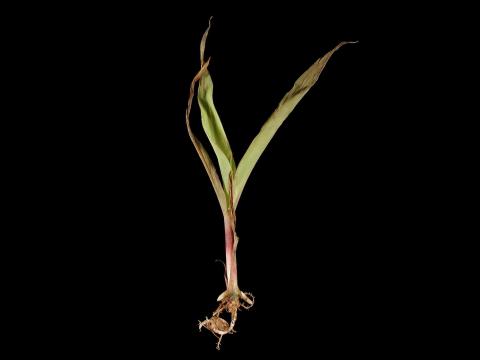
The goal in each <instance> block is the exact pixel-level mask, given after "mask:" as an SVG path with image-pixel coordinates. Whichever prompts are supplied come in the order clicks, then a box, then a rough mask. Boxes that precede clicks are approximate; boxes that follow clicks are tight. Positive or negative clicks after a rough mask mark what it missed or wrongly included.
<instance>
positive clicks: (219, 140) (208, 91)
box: [197, 30, 236, 192]
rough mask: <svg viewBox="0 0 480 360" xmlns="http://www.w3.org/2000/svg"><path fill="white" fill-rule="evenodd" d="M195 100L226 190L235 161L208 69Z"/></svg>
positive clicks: (201, 80) (233, 170)
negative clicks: (215, 99)
mask: <svg viewBox="0 0 480 360" xmlns="http://www.w3.org/2000/svg"><path fill="white" fill-rule="evenodd" d="M207 31H208V30H207ZM205 39H206V38H205ZM197 100H198V104H199V106H200V113H201V118H202V127H203V130H204V131H205V134H206V135H207V138H208V140H209V141H210V144H211V145H212V148H213V151H214V152H215V155H216V157H217V160H218V165H219V168H220V175H221V177H222V181H223V187H224V189H225V191H227V192H228V179H229V177H230V173H231V174H232V175H234V174H235V170H236V168H235V161H234V159H233V154H232V150H231V148H230V144H229V142H228V138H227V135H226V134H225V130H224V128H223V125H222V122H221V120H220V117H219V115H218V113H217V110H216V108H215V105H214V103H213V81H212V78H211V77H210V74H209V73H208V70H206V71H205V73H204V74H203V75H202V77H201V79H200V81H199V85H198V94H197Z"/></svg>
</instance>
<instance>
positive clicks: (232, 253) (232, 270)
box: [225, 215, 238, 291]
mask: <svg viewBox="0 0 480 360" xmlns="http://www.w3.org/2000/svg"><path fill="white" fill-rule="evenodd" d="M236 250H237V249H236V244H235V229H234V221H233V220H232V219H231V217H230V216H228V215H227V216H225V256H226V261H227V282H228V284H227V290H229V291H236V290H237V289H238V283H237V256H236Z"/></svg>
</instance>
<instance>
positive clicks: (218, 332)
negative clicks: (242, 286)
mask: <svg viewBox="0 0 480 360" xmlns="http://www.w3.org/2000/svg"><path fill="white" fill-rule="evenodd" d="M219 298H221V300H220V301H221V302H220V305H219V306H218V308H217V310H215V311H214V312H213V314H212V316H211V317H210V318H206V319H205V320H204V321H199V325H198V328H199V330H200V331H201V330H202V327H204V328H206V329H208V330H210V331H211V332H212V334H213V335H215V336H216V337H217V339H218V342H217V350H220V343H221V342H222V337H223V335H226V334H233V333H235V330H234V327H235V323H236V321H237V313H238V311H239V310H241V309H250V308H251V307H252V306H253V304H254V301H255V298H254V297H253V295H252V294H250V293H244V292H242V291H238V292H235V293H231V294H228V293H224V294H222V295H220V297H219ZM223 312H226V313H228V314H229V315H230V322H228V321H226V320H225V319H223V318H222V317H221V315H222V313H223Z"/></svg>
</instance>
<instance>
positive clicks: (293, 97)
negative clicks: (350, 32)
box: [234, 42, 352, 209]
mask: <svg viewBox="0 0 480 360" xmlns="http://www.w3.org/2000/svg"><path fill="white" fill-rule="evenodd" d="M349 43H352V42H341V43H340V44H338V45H337V46H336V47H335V48H333V49H332V50H330V51H329V52H328V53H326V54H325V55H324V56H322V57H321V58H319V59H318V60H317V61H315V62H314V63H313V64H312V65H311V66H310V67H309V68H308V69H307V70H306V71H305V72H304V73H303V74H302V75H301V76H300V77H299V78H298V79H297V80H296V81H295V83H294V85H293V87H292V89H290V91H289V92H288V93H286V94H285V96H284V97H283V98H282V100H281V101H280V103H279V105H278V106H277V108H276V109H275V111H274V112H273V113H272V115H271V116H270V117H269V118H268V119H267V121H266V122H265V123H264V125H263V126H262V128H261V129H260V131H259V133H258V134H257V136H256V137H255V138H254V139H253V141H252V142H251V144H250V146H249V147H248V149H247V151H246V152H245V154H244V155H243V157H242V159H241V160H240V163H239V164H238V168H237V170H236V173H235V178H234V208H235V209H236V208H237V205H238V201H239V199H240V196H241V195H242V192H243V189H244V187H245V184H246V182H247V180H248V178H249V177H250V174H251V173H252V171H253V168H254V167H255V165H256V163H257V161H258V160H259V158H260V156H261V155H262V153H263V152H264V150H265V148H266V147H267V145H268V144H269V143H270V141H271V140H272V138H273V136H274V135H275V133H276V132H277V130H278V129H279V128H280V126H281V125H282V124H283V122H284V121H285V120H286V119H287V117H288V115H289V114H290V113H291V112H292V111H293V109H294V108H295V107H296V106H297V104H298V103H299V102H300V100H302V98H303V97H304V96H305V94H306V93H307V92H308V90H310V89H311V87H312V86H313V85H315V83H316V82H317V80H318V78H319V76H320V74H321V73H322V71H323V69H324V68H325V65H326V64H327V62H328V60H330V57H331V56H332V55H333V54H334V53H335V52H336V51H337V50H338V49H339V48H341V47H342V46H343V45H345V44H349Z"/></svg>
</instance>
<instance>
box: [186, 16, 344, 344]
mask: <svg viewBox="0 0 480 360" xmlns="http://www.w3.org/2000/svg"><path fill="white" fill-rule="evenodd" d="M210 20H211V19H210ZM209 30H210V23H209V26H208V28H207V30H206V31H205V33H204V34H203V37H202V40H201V42H200V70H199V71H198V73H197V74H196V75H195V77H194V78H193V81H192V83H191V85H190V96H189V99H188V106H187V110H186V122H187V130H188V134H189V136H190V139H191V140H192V142H193V145H194V146H195V149H196V150H197V152H198V155H199V156H200V159H201V160H202V163H203V165H204V167H205V170H206V171H207V174H208V177H209V178H210V181H211V183H212V185H213V189H214V190H215V194H216V195H217V199H218V202H219V204H220V208H221V210H222V214H223V218H224V224H225V252H226V254H225V255H226V262H225V277H226V287H227V288H226V290H225V291H224V292H223V293H221V294H220V296H218V298H217V301H219V302H220V304H219V306H218V308H217V309H216V310H215V311H214V312H213V314H212V316H211V317H210V318H206V320H204V321H201V322H199V328H200V330H201V329H202V328H206V329H208V330H210V331H211V332H212V333H213V334H214V335H215V336H216V337H217V338H218V342H217V349H219V348H220V342H221V340H222V337H223V336H224V335H226V334H231V333H233V332H234V327H235V322H236V321H237V313H238V311H239V310H240V309H241V308H245V309H249V308H250V307H252V306H253V303H254V297H253V295H252V294H250V293H247V292H243V291H241V290H240V288H239V287H238V279H237V259H236V251H237V245H238V236H237V234H236V232H235V223H236V216H235V210H236V208H237V205H238V201H239V199H240V196H241V195H242V192H243V189H244V187H245V184H246V182H247V180H248V178H249V176H250V174H251V173H252V170H253V168H254V167H255V164H256V163H257V161H258V159H259V158H260V156H261V155H262V153H263V151H264V150H265V148H266V147H267V145H268V143H269V142H270V140H271V139H272V137H273V136H274V135H275V133H276V131H277V130H278V128H279V127H280V125H282V123H283V122H284V121H285V119H286V118H287V117H288V115H289V114H290V113H291V112H292V110H293V109H294V108H295V107H296V106H297V104H298V103H299V102H300V100H301V99H302V98H303V97H304V96H305V94H306V93H307V92H308V90H310V88H311V87H312V86H313V85H314V84H315V83H316V82H317V80H318V77H319V76H320V73H321V72H322V71H323V69H324V67H325V65H326V64H327V62H328V60H329V59H330V57H331V56H332V55H333V53H334V52H335V51H337V50H338V49H339V48H340V47H342V46H343V45H345V44H348V43H349V42H341V43H340V44H338V45H337V46H336V47H335V48H334V49H332V50H330V51H329V52H328V53H326V54H325V55H324V56H323V57H321V58H320V59H318V60H317V61H315V62H314V63H313V65H311V66H310V67H309V68H308V70H307V71H305V72H304V73H303V74H302V75H301V76H300V77H299V78H298V79H297V81H296V82H295V83H294V85H293V87H292V89H291V90H290V91H289V92H288V93H287V94H286V95H285V96H284V97H283V98H282V100H281V101H280V103H279V105H278V106H277V108H276V109H275V111H274V112H273V113H272V115H271V116H270V117H269V118H268V120H267V121H266V122H265V124H264V125H263V127H262V128H261V129H260V132H259V133H258V135H257V136H256V137H255V138H254V139H253V141H252V143H251V144H250V146H249V147H248V149H247V151H246V152H245V154H244V156H243V158H242V159H241V161H240V163H239V164H238V167H237V166H236V164H235V161H234V158H233V154H232V150H231V149H230V144H229V142H228V139H227V136H226V134H225V131H224V129H223V126H222V123H221V121H220V117H219V116H218V113H217V110H216V109H215V106H214V104H213V82H212V78H211V76H210V74H209V72H208V66H209V62H210V58H209V59H207V60H206V61H205V58H204V53H205V43H206V41H207V36H208V31H209ZM197 82H198V91H197V100H198V104H199V106H200V113H201V120H202V127H203V130H204V131H205V134H206V135H207V138H208V140H209V141H210V144H211V146H212V148H213V151H214V152H215V155H216V157H217V161H218V167H219V169H220V174H219V173H218V172H217V170H216V168H215V165H214V164H213V162H212V160H211V158H210V156H209V155H208V153H207V151H206V150H205V147H204V146H203V145H202V143H201V142H200V141H199V139H198V138H197V137H196V136H195V135H194V134H193V132H192V129H191V127H190V111H191V107H192V100H193V97H194V95H195V87H196V84H197ZM224 313H227V314H229V316H228V317H227V318H229V320H230V321H229V322H228V321H227V320H225V319H224V318H222V316H224Z"/></svg>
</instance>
